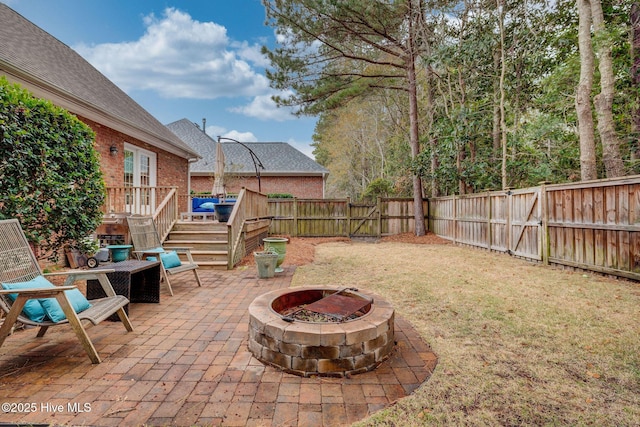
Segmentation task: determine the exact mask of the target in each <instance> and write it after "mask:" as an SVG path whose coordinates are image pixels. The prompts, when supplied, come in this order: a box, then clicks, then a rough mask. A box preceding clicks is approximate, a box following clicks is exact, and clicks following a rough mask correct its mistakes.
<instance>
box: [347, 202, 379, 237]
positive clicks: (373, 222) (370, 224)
mask: <svg viewBox="0 0 640 427" xmlns="http://www.w3.org/2000/svg"><path fill="white" fill-rule="evenodd" d="M349 237H380V208H379V207H378V205H377V204H375V203H373V204H354V203H349Z"/></svg>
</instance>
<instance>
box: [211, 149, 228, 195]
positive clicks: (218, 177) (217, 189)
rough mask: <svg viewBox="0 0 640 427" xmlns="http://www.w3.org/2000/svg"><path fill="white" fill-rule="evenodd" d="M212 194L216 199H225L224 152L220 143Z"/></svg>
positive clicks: (217, 150)
mask: <svg viewBox="0 0 640 427" xmlns="http://www.w3.org/2000/svg"><path fill="white" fill-rule="evenodd" d="M211 194H212V195H214V196H216V197H222V198H224V195H225V191H224V152H223V151H222V144H221V143H219V142H218V145H217V146H216V168H215V179H214V181H213V189H212V190H211Z"/></svg>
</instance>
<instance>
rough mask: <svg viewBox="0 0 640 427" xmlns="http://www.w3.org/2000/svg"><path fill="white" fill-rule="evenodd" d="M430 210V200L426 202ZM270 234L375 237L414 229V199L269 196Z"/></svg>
mask: <svg viewBox="0 0 640 427" xmlns="http://www.w3.org/2000/svg"><path fill="white" fill-rule="evenodd" d="M423 203H424V211H425V214H426V212H427V201H426V200H425V201H424V202H423ZM269 216H271V217H272V218H273V220H272V222H271V228H270V229H269V233H270V234H283V235H289V236H293V237H336V236H345V237H375V238H379V237H381V236H387V235H392V234H398V233H404V232H413V231H414V230H415V220H414V217H413V199H406V198H378V200H377V202H376V203H371V204H366V203H351V201H350V200H349V199H348V198H347V199H269Z"/></svg>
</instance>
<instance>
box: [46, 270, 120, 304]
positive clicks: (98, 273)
mask: <svg viewBox="0 0 640 427" xmlns="http://www.w3.org/2000/svg"><path fill="white" fill-rule="evenodd" d="M114 271H115V270H114V269H113V268H102V269H99V270H68V271H64V272H62V271H61V272H57V273H48V274H44V276H63V275H66V276H67V279H66V280H65V281H64V284H63V286H71V285H73V283H74V282H75V281H76V280H97V281H98V282H99V283H100V286H102V289H103V290H104V293H105V295H106V296H108V297H112V296H115V295H116V291H114V290H113V286H111V282H110V281H109V278H108V277H107V273H113V272H114ZM73 287H75V286H73Z"/></svg>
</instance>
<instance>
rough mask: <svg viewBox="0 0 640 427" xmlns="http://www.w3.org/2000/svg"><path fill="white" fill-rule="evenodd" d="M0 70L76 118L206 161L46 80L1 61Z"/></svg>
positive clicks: (193, 152)
mask: <svg viewBox="0 0 640 427" xmlns="http://www.w3.org/2000/svg"><path fill="white" fill-rule="evenodd" d="M0 70H2V71H3V72H4V73H5V74H7V75H8V76H10V77H11V78H12V80H14V81H15V82H17V83H19V84H20V85H22V86H23V87H25V88H26V89H28V90H29V91H31V92H32V93H33V94H34V95H35V96H38V97H41V98H45V99H48V100H49V101H51V102H52V103H53V104H55V105H57V106H59V107H62V108H64V109H66V110H69V111H70V112H72V113H73V114H75V115H78V116H82V117H85V118H87V119H89V120H92V121H94V122H96V123H100V124H101V125H104V126H107V127H109V128H111V129H114V130H116V131H119V132H122V133H124V134H126V135H129V136H131V137H133V138H136V139H139V140H141V141H144V142H147V143H150V144H151V145H153V146H154V147H157V148H160V149H162V150H164V151H167V152H169V153H171V154H175V155H177V156H179V157H182V158H185V159H188V160H191V159H200V158H202V157H201V156H200V155H199V154H198V153H196V152H195V151H190V150H189V151H187V150H184V149H182V148H180V147H177V146H176V145H174V144H173V143H171V141H169V140H167V139H166V138H164V137H162V136H160V135H157V134H154V133H151V132H148V131H146V130H144V129H142V128H140V127H139V126H137V125H136V124H135V123H133V122H130V121H128V120H126V119H124V118H122V117H116V116H113V115H111V114H108V113H105V112H104V111H103V110H102V109H100V108H99V107H97V106H95V105H93V104H91V103H89V102H86V101H84V100H82V99H79V98H78V97H76V96H74V95H73V94H71V93H69V92H67V91H65V90H64V89H61V88H58V87H56V86H52V85H51V84H49V83H47V82H46V81H44V80H42V79H39V78H37V77H34V76H33V75H31V74H28V73H25V72H23V71H22V70H20V69H18V68H16V67H14V66H12V65H11V64H9V63H7V62H5V61H2V60H0Z"/></svg>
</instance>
